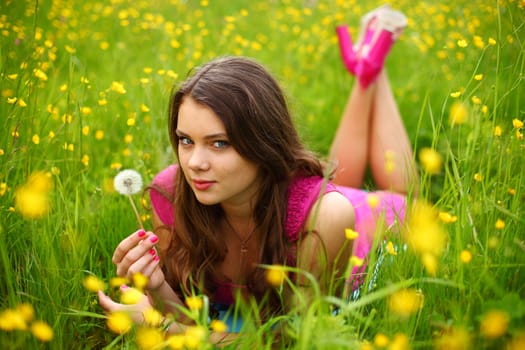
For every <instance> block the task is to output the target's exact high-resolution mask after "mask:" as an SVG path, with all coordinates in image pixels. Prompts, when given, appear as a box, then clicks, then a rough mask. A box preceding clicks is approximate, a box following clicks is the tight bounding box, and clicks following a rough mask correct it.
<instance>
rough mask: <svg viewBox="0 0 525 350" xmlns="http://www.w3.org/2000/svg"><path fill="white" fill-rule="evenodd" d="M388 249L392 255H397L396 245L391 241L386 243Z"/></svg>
mask: <svg viewBox="0 0 525 350" xmlns="http://www.w3.org/2000/svg"><path fill="white" fill-rule="evenodd" d="M386 251H387V252H388V254H390V255H397V252H396V248H395V247H394V244H393V243H392V242H391V241H389V242H388V243H387V244H386Z"/></svg>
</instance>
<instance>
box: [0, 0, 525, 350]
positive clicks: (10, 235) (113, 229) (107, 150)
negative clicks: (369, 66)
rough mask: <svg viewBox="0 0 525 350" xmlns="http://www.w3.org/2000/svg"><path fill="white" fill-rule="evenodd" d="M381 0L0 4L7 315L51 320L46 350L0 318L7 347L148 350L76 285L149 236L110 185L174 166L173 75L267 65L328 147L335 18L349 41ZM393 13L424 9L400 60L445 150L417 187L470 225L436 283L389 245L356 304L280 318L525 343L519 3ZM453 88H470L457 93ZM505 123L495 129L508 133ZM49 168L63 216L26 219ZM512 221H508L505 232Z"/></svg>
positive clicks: (395, 54) (396, 81)
mask: <svg viewBox="0 0 525 350" xmlns="http://www.w3.org/2000/svg"><path fill="white" fill-rule="evenodd" d="M378 4H379V2H376V1H374V2H365V1H360V2H355V1H333V2H332V1H319V2H318V1H295V0H294V1H292V0H289V1H271V2H270V1H250V2H244V1H227V2H219V1H201V2H199V1H180V2H178V1H161V0H158V1H137V2H134V1H133V2H132V1H125V0H114V1H89V2H84V1H60V0H54V1H3V2H2V4H0V43H1V46H0V52H1V55H0V57H1V59H0V74H1V75H0V93H1V97H0V119H1V124H0V125H2V129H1V130H2V131H1V132H0V276H1V279H0V295H1V298H0V311H1V310H7V309H12V308H15V307H16V306H17V305H19V304H20V303H29V304H31V305H33V307H34V309H35V318H37V319H43V320H45V321H46V322H47V323H49V324H50V325H51V326H52V328H53V329H54V338H53V340H52V341H51V342H50V343H45V344H42V343H40V342H39V341H38V340H36V339H35V338H34V337H33V336H32V335H30V334H29V333H28V332H25V331H10V332H7V331H4V330H1V329H0V344H2V346H5V347H6V348H13V349H17V348H24V349H25V348H50V349H70V348H82V349H84V348H85V349H91V348H103V347H105V346H109V347H110V348H130V349H132V348H134V347H135V345H134V344H135V343H134V340H133V338H134V337H133V336H124V337H117V336H115V335H114V334H112V333H111V332H110V331H109V330H107V328H106V327H105V323H104V319H103V318H97V317H92V316H95V314H96V315H100V314H102V312H101V309H100V308H99V306H98V305H97V302H96V298H95V296H94V295H93V294H90V293H89V292H87V291H86V290H85V289H84V287H83V285H82V281H83V279H84V277H85V276H86V275H87V274H90V273H92V274H95V275H96V276H99V277H100V278H103V279H104V280H108V279H109V278H110V277H112V276H113V275H114V273H115V272H114V267H113V265H112V263H111V255H112V252H113V249H114V247H115V246H116V245H117V244H118V242H119V241H120V240H121V239H122V238H123V237H125V236H127V235H128V234H129V233H130V232H132V231H134V230H135V229H136V220H135V218H134V216H133V213H132V212H131V210H130V208H129V203H127V202H126V201H127V199H126V198H123V197H122V196H119V195H117V194H115V193H113V192H112V190H111V181H112V178H113V176H114V175H115V174H116V173H117V172H118V170H119V169H121V168H134V169H136V170H138V171H139V172H140V173H141V174H142V175H143V177H144V180H145V181H146V182H148V181H150V180H151V179H152V177H153V175H154V174H155V173H156V172H157V171H159V170H161V169H162V168H163V167H164V166H166V165H168V164H170V162H173V159H174V158H173V155H172V153H171V151H170V150H169V149H168V147H169V142H168V137H167V132H166V121H167V103H168V98H169V93H170V90H171V88H172V86H173V84H175V83H176V82H177V81H179V80H180V79H182V78H184V77H185V76H186V74H187V73H188V71H189V69H190V68H191V67H193V66H194V65H196V64H200V63H203V62H205V61H207V60H209V59H211V58H213V57H216V56H218V55H225V54H236V55H246V56H250V57H254V58H256V59H258V60H259V61H261V62H262V63H264V64H265V65H266V66H268V67H269V68H270V70H271V71H272V72H273V73H274V74H275V75H276V76H277V77H278V79H279V81H280V82H281V83H282V85H283V86H284V87H285V89H286V91H287V94H288V96H289V100H290V105H291V107H292V109H293V112H294V118H295V119H296V122H297V126H298V128H299V130H300V133H301V135H302V137H303V138H304V140H305V142H306V144H307V145H308V146H309V147H311V148H312V149H313V150H315V151H316V152H318V153H319V154H320V155H326V153H327V151H328V148H329V145H330V142H331V139H332V137H333V135H334V132H335V128H336V126H337V124H338V120H339V117H340V115H341V112H342V108H343V107H344V104H345V102H346V98H347V94H348V92H349V89H350V87H351V85H352V84H353V78H352V77H351V76H350V75H349V74H347V73H346V72H345V71H344V69H343V67H342V64H341V63H340V59H339V52H338V49H337V42H336V37H335V34H334V26H335V25H336V24H339V23H348V24H349V25H350V29H351V31H352V33H353V36H354V37H355V34H356V33H357V30H358V27H357V24H358V23H359V18H360V16H361V15H362V14H363V13H365V12H366V11H368V10H370V9H372V8H373V7H375V6H377V5H378ZM396 6H397V7H399V8H400V9H401V10H403V11H404V12H405V13H406V14H407V16H408V17H409V19H410V22H409V27H408V28H407V29H406V30H405V33H404V34H403V36H402V37H401V39H400V40H399V42H398V43H397V44H396V46H395V47H394V49H393V51H392V53H391V55H390V57H389V59H388V61H387V67H388V72H389V76H390V79H391V82H392V86H393V88H394V91H395V95H396V99H397V100H398V103H399V107H400V110H401V112H402V115H403V117H404V120H405V123H406V126H407V129H408V132H409V136H410V138H411V140H412V142H413V144H414V146H415V149H416V152H417V151H418V150H420V149H421V148H423V147H433V148H434V149H436V150H437V151H438V152H439V153H440V154H441V155H442V157H443V159H444V166H443V168H442V170H441V172H440V173H439V174H437V175H433V176H430V175H428V174H426V173H425V172H424V170H423V169H422V173H421V174H422V176H421V184H419V186H420V192H421V196H422V197H423V198H426V199H428V200H430V201H432V202H433V203H434V204H435V206H436V208H438V210H439V211H441V212H447V213H450V214H451V215H454V216H456V217H457V221H456V222H453V223H448V224H443V225H444V226H445V228H446V231H447V236H448V244H447V245H446V247H445V249H444V252H443V254H442V255H441V256H440V259H439V264H438V268H437V273H436V276H435V277H434V276H431V275H429V274H428V273H427V272H426V271H425V269H424V268H423V265H422V264H421V262H420V259H419V258H418V257H417V256H416V254H414V253H413V252H412V251H411V250H410V249H405V245H404V242H402V241H401V240H400V239H399V238H398V237H393V238H391V240H392V241H393V242H394V243H395V245H396V247H397V249H398V253H397V255H395V256H391V255H389V254H388V253H385V249H378V253H377V254H373V256H372V257H371V261H370V264H369V268H368V272H369V274H368V278H369V280H368V282H367V283H366V284H365V285H364V287H363V288H362V289H361V290H360V295H359V298H357V299H356V300H354V301H351V302H348V301H345V300H342V299H340V298H332V299H329V298H328V299H327V298H326V296H322V295H319V296H317V297H316V298H315V299H314V302H312V303H310V304H308V305H305V306H304V307H303V308H302V309H301V310H297V312H291V313H290V314H288V315H284V316H283V317H281V318H279V319H278V320H274V321H275V322H277V321H280V323H279V324H280V326H281V327H282V329H283V332H284V333H285V334H286V335H287V337H286V338H287V339H288V342H289V343H288V345H289V346H290V347H291V348H296V349H313V348H319V349H323V348H329V349H338V348H345V349H346V348H360V347H363V348H366V346H368V345H370V346H376V347H378V346H379V345H380V344H379V343H376V344H375V345H374V337H376V335H377V334H379V333H381V334H384V335H386V336H387V337H388V339H390V346H391V347H393V346H395V345H399V343H395V342H394V338H395V335H396V334H403V335H405V336H406V337H407V338H408V340H409V343H410V346H411V347H412V348H432V347H433V346H437V345H436V344H437V343H438V339H440V338H441V337H442V336H443V335H447V334H453V337H455V338H454V339H459V338H460V337H459V336H456V335H454V334H456V333H450V332H451V330H453V329H458V327H463V328H462V329H465V330H466V332H467V333H468V334H469V336H470V340H469V342H470V344H471V345H472V348H494V349H498V348H502V347H503V346H505V344H510V342H511V341H517V340H518V339H522V341H523V332H525V301H524V298H525V291H524V286H525V285H524V283H523V281H525V272H524V269H525V258H524V256H525V242H524V232H525V223H524V219H523V214H524V210H523V208H524V205H523V204H524V202H525V201H524V198H525V197H524V196H525V193H524V191H525V177H524V170H523V169H524V168H523V161H524V156H523V151H524V147H525V143H524V141H523V139H520V138H519V137H518V135H517V134H516V133H517V132H523V128H522V129H516V128H514V127H513V123H512V121H513V119H517V120H521V121H523V120H524V119H525V116H524V114H525V106H524V104H523V100H524V97H525V91H524V84H523V81H524V76H525V55H524V43H523V38H524V37H525V28H524V26H525V10H524V5H523V2H521V1H509V0H506V1H505V0H502V1H499V2H498V1H484V2H481V3H480V2H475V1H464V0H460V1H434V2H430V1H427V2H418V3H417V4H415V3H414V2H413V1H401V2H398V3H397V4H396ZM476 37H479V38H476ZM489 39H492V40H493V42H492V40H490V42H492V44H490V43H489ZM461 40H465V42H466V43H467V46H466V47H461V46H462V45H460V44H461ZM480 41H481V42H480ZM476 43H478V44H479V45H476ZM38 70H39V71H42V72H44V73H45V75H46V76H47V79H42V78H43V75H41V74H40V75H39V74H38ZM35 72H36V73H35ZM478 74H482V75H483V76H482V79H480V80H477V79H476V78H475V77H476V75H478ZM478 78H479V77H478ZM114 82H119V83H121V84H123V86H124V89H125V93H119V91H117V90H118V89H116V88H114V89H112V84H113V83H114ZM113 86H114V85H113ZM120 92H123V91H120ZM455 92H461V94H460V95H459V97H452V95H453V96H455V94H453V93H455ZM451 94H452V95H451ZM15 97H16V98H17V99H18V100H16V102H15V100H14V98H15ZM20 100H23V101H24V102H25V106H23V105H21V103H20ZM103 101H105V102H106V104H104V103H101V102H103ZM456 101H461V102H463V103H464V105H465V106H466V108H467V110H468V120H467V122H466V123H464V124H461V125H455V126H451V125H450V123H449V111H450V107H451V105H452V104H453V103H454V102H456ZM142 105H144V106H145V107H147V108H144V106H142ZM141 106H142V107H141ZM85 107H88V108H89V109H86V108H85ZM133 122H134V123H133ZM496 126H499V127H501V129H502V133H501V136H495V135H494V128H495V127H496ZM97 131H98V136H99V137H97ZM101 132H103V137H102V138H101V137H100V133H101ZM50 133H52V135H51V136H50ZM35 135H37V137H35ZM37 138H38V140H37ZM35 141H38V142H35ZM71 145H73V146H71ZM39 170H41V171H45V172H49V173H50V174H52V179H53V182H54V187H53V190H52V191H51V210H50V212H49V214H48V215H46V216H45V217H43V218H41V219H34V220H29V219H25V218H24V217H22V216H21V215H20V213H19V210H17V209H14V206H15V205H14V195H15V191H16V189H17V188H18V187H19V186H21V185H23V184H24V183H25V182H26V180H27V178H28V176H29V175H30V174H31V173H33V172H35V171H39ZM475 178H477V179H478V180H480V181H477V180H475ZM108 183H109V185H108ZM137 199H138V198H137ZM142 211H143V214H144V215H147V210H146V209H143V210H142ZM498 220H502V221H503V222H504V223H505V226H504V228H500V229H497V228H496V226H495V225H496V222H497V221H498ZM146 225H150V222H149V221H147V220H146ZM378 245H380V246H383V244H379V243H378ZM464 250H468V251H469V252H471V254H472V260H471V261H470V262H469V263H463V262H462V261H461V260H460V258H459V256H460V253H461V252H462V251H464ZM376 261H380V262H381V263H380V264H379V265H378V268H375V266H376V264H375V262H376ZM374 271H375V272H374ZM372 277H373V278H372ZM405 287H410V288H411V289H415V290H419V291H420V292H421V293H422V294H423V295H424V305H423V307H422V308H421V309H420V310H418V311H417V312H416V313H415V314H413V315H411V316H409V317H407V318H400V317H399V316H397V315H395V314H394V313H393V312H392V311H391V310H390V309H389V307H388V300H389V296H390V295H392V294H393V293H394V292H395V291H396V290H397V289H400V288H405ZM331 303H335V304H338V305H339V306H340V313H339V314H338V315H337V316H334V315H332V313H331V312H330V311H329V308H328V307H327V305H328V304H331ZM491 309H497V310H501V311H503V312H504V313H505V314H506V315H507V317H508V318H509V320H510V322H509V324H508V327H506V330H505V333H504V334H503V335H501V336H499V337H497V338H496V339H486V338H484V337H483V336H482V334H481V332H480V325H481V324H482V323H483V317H484V315H486V312H487V311H488V310H491ZM2 315H4V314H0V321H1V318H2V317H3V316H2ZM0 325H1V323H0ZM246 331H247V335H246V336H244V337H243V340H245V341H246V343H241V344H240V345H239V346H240V347H243V346H245V348H250V349H251V348H270V345H269V342H270V341H269V339H270V338H269V335H268V334H271V332H270V331H269V328H268V327H259V326H257V324H256V323H255V320H253V322H251V321H250V320H249V321H248V322H247V324H246ZM520 334H521V337H522V338H520ZM366 341H368V342H369V343H366ZM247 343H248V344H247ZM448 348H450V346H449V347H448ZM517 348H518V347H516V349H517Z"/></svg>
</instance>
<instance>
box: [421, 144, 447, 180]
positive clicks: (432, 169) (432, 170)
mask: <svg viewBox="0 0 525 350" xmlns="http://www.w3.org/2000/svg"><path fill="white" fill-rule="evenodd" d="M419 161H420V162H421V166H422V167H423V169H424V170H425V171H426V172H427V173H428V174H430V175H435V174H438V173H439V172H440V171H441V167H442V166H443V158H442V157H441V154H439V153H438V152H436V151H435V150H433V149H432V148H428V147H425V148H422V149H421V150H420V151H419Z"/></svg>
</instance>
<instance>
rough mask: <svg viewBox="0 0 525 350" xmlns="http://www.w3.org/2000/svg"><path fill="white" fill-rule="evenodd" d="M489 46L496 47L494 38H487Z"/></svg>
mask: <svg viewBox="0 0 525 350" xmlns="http://www.w3.org/2000/svg"><path fill="white" fill-rule="evenodd" d="M489 45H491V46H494V45H496V39H494V38H489Z"/></svg>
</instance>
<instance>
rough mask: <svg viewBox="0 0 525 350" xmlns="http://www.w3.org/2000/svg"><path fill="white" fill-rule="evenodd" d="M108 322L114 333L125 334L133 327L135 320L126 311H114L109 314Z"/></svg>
mask: <svg viewBox="0 0 525 350" xmlns="http://www.w3.org/2000/svg"><path fill="white" fill-rule="evenodd" d="M106 324H107V326H108V328H109V330H110V331H112V332H113V333H116V334H124V333H127V332H128V331H129V330H130V329H131V327H132V326H133V321H132V320H131V317H130V316H129V315H128V313H126V312H124V311H114V312H111V313H110V314H109V315H108V319H107V322H106Z"/></svg>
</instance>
